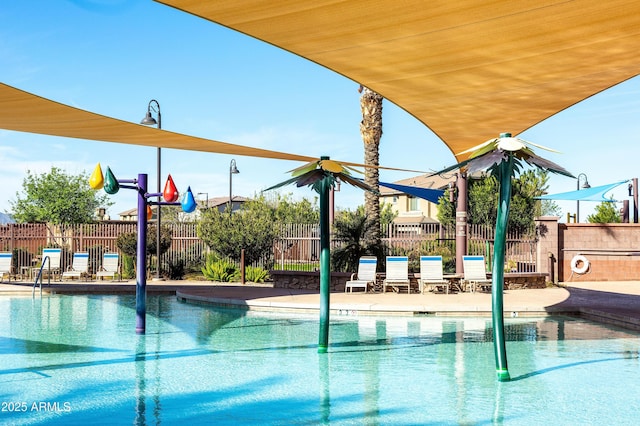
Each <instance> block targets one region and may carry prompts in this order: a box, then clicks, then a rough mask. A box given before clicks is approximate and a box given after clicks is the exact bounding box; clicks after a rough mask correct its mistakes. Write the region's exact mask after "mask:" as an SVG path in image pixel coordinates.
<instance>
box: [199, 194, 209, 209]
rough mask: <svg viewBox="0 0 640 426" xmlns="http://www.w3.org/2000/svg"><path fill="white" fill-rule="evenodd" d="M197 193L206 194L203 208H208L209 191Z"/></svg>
mask: <svg viewBox="0 0 640 426" xmlns="http://www.w3.org/2000/svg"><path fill="white" fill-rule="evenodd" d="M198 195H206V196H207V198H206V200H207V201H206V202H205V208H207V209H208V208H209V193H208V192H198Z"/></svg>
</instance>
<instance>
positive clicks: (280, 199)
mask: <svg viewBox="0 0 640 426" xmlns="http://www.w3.org/2000/svg"><path fill="white" fill-rule="evenodd" d="M292 197H293V196H292V194H291V193H288V194H284V195H282V194H280V193H275V196H274V197H272V198H265V201H266V203H267V204H268V205H270V206H272V207H273V208H274V213H275V220H276V221H277V222H278V223H318V222H319V221H320V209H319V207H318V197H315V199H314V200H313V202H312V201H310V200H308V199H306V198H303V199H302V200H300V201H295V200H293V198H292Z"/></svg>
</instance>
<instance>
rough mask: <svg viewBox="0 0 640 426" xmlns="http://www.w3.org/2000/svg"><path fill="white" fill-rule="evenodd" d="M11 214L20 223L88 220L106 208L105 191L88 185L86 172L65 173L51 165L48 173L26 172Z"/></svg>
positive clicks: (87, 221) (70, 222)
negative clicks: (98, 210) (98, 190)
mask: <svg viewBox="0 0 640 426" xmlns="http://www.w3.org/2000/svg"><path fill="white" fill-rule="evenodd" d="M10 204H11V207H12V216H13V217H14V219H15V220H16V221H17V222H19V223H29V222H48V223H53V224H55V225H70V224H77V223H91V222H93V221H94V215H95V211H96V209H97V208H98V207H109V206H111V205H113V202H111V201H109V197H108V196H107V195H106V194H101V193H99V192H97V191H94V190H93V189H91V188H90V187H89V175H88V174H87V173H81V174H80V175H78V176H72V175H68V174H66V173H65V172H64V171H63V170H62V169H59V168H57V167H51V171H50V172H49V173H43V174H41V175H35V174H32V173H31V171H27V176H26V177H25V178H24V180H23V181H22V193H16V200H15V201H10Z"/></svg>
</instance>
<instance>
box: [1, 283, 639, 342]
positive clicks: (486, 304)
mask: <svg viewBox="0 0 640 426" xmlns="http://www.w3.org/2000/svg"><path fill="white" fill-rule="evenodd" d="M39 291H40V290H39V289H36V290H35V294H36V296H39ZM42 291H43V294H132V293H135V281H132V280H131V281H125V282H110V281H104V282H96V281H80V282H78V281H76V282H68V281H66V282H63V283H59V282H55V283H54V282H52V283H51V285H50V286H47V285H46V283H45V285H44V286H43V289H42ZM32 292H33V284H32V283H29V282H17V283H16V282H12V283H1V284H0V296H1V295H9V294H11V295H16V294H18V295H31V294H32ZM147 294H149V295H153V294H175V295H176V296H177V297H178V298H179V299H180V300H183V301H187V302H193V303H201V304H210V305H215V306H223V307H236V308H242V309H251V310H267V311H278V310H280V311H287V312H305V313H308V312H317V311H318V306H319V294H318V293H317V292H310V291H306V290H295V289H282V288H273V287H272V286H271V285H269V284H254V283H247V284H245V285H241V284H239V283H238V284H229V283H212V282H208V281H206V282H202V281H150V282H148V283H147ZM330 303H331V311H332V314H338V315H451V316H454V315H455V316H470V315H473V316H482V315H484V316H489V315H490V314H491V294H490V293H480V292H478V293H452V294H439V293H438V294H434V293H427V294H410V295H407V294H397V293H390V292H389V293H386V294H382V293H343V292H336V293H331V295H330ZM504 310H505V313H506V315H507V316H540V315H548V314H554V313H567V314H574V315H580V316H581V317H584V318H587V319H590V320H594V321H598V322H604V323H609V324H614V325H618V326H621V327H625V328H629V329H634V330H640V281H615V282H614V281H605V282H583V283H577V282H567V283H561V284H560V285H559V286H557V287H552V288H545V289H524V290H507V291H505V294H504Z"/></svg>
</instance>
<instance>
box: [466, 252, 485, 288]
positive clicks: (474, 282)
mask: <svg viewBox="0 0 640 426" xmlns="http://www.w3.org/2000/svg"><path fill="white" fill-rule="evenodd" d="M462 267H463V269H464V278H463V281H464V283H465V285H466V286H467V291H471V292H472V293H473V292H475V291H476V290H477V288H478V287H481V288H483V289H485V290H486V289H488V288H489V289H490V288H491V280H490V279H489V278H487V270H486V266H485V262H484V256H463V257H462Z"/></svg>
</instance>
